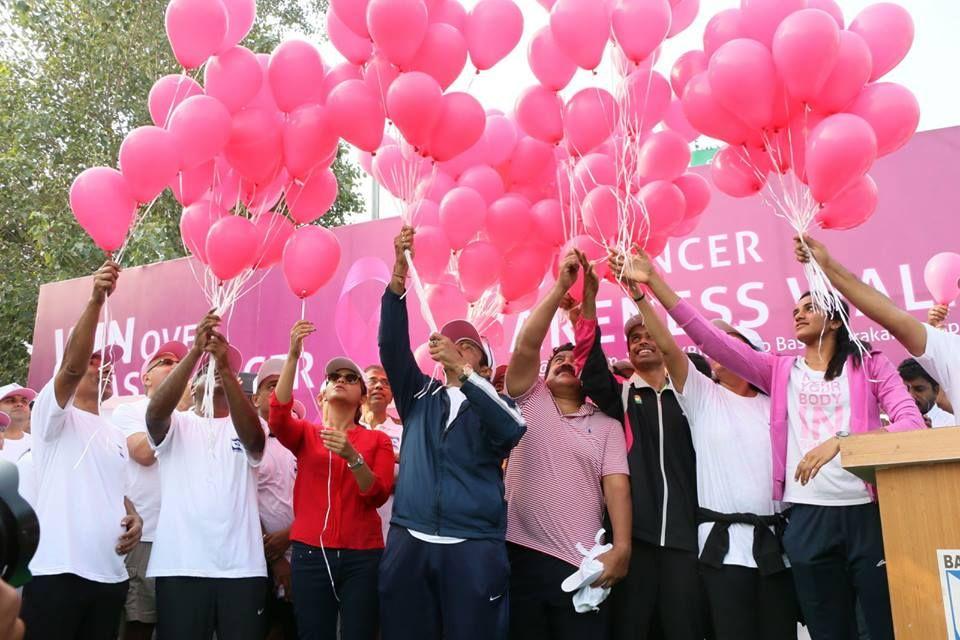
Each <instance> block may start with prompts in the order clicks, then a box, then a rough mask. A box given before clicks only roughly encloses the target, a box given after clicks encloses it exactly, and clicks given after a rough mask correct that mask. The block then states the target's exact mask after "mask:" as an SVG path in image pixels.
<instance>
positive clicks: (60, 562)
mask: <svg viewBox="0 0 960 640" xmlns="http://www.w3.org/2000/svg"><path fill="white" fill-rule="evenodd" d="M53 386H54V382H53V380H51V381H50V382H48V383H47V385H46V386H45V387H44V388H43V390H42V391H40V393H39V394H38V395H37V398H36V401H35V402H34V405H33V415H32V419H31V427H32V434H33V448H32V449H31V451H32V459H33V466H34V479H35V482H36V504H35V505H34V506H35V509H36V512H37V518H38V519H39V520H40V544H39V546H38V547H37V552H36V554H34V556H33V560H31V562H30V571H31V573H33V575H35V576H49V575H56V574H60V573H72V574H75V575H78V576H80V577H81V578H86V579H87V580H92V581H94V582H103V583H117V582H123V581H124V580H126V579H127V569H126V567H125V566H124V563H123V556H120V555H117V551H116V547H117V540H118V539H119V538H120V536H121V534H123V525H122V524H121V521H122V520H123V518H124V516H126V513H127V512H126V509H125V508H124V502H123V496H124V493H125V488H126V471H127V445H126V440H125V439H124V437H123V434H122V433H121V432H120V430H119V429H117V428H116V427H115V426H113V425H112V424H110V423H109V422H108V421H107V420H105V419H104V418H101V417H100V416H98V415H96V414H93V413H88V412H86V411H81V410H80V409H77V408H76V407H75V406H73V398H71V399H70V400H69V401H68V402H67V406H66V407H63V408H61V407H60V406H59V405H58V404H57V398H56V393H55V392H54V388H53Z"/></svg>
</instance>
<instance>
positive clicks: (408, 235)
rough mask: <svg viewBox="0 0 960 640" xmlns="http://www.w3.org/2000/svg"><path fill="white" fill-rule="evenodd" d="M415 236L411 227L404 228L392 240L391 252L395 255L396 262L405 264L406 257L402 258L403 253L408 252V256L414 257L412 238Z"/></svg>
mask: <svg viewBox="0 0 960 640" xmlns="http://www.w3.org/2000/svg"><path fill="white" fill-rule="evenodd" d="M415 234H416V231H414V229H413V227H411V226H404V227H403V228H401V229H400V234H399V235H398V236H397V237H396V238H394V240H393V250H394V253H395V254H396V258H397V262H405V261H406V257H405V256H404V252H405V251H410V255H411V256H412V255H414V251H413V236H414V235H415Z"/></svg>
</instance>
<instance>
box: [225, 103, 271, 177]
mask: <svg viewBox="0 0 960 640" xmlns="http://www.w3.org/2000/svg"><path fill="white" fill-rule="evenodd" d="M223 154H224V156H225V157H226V159H227V161H228V162H229V163H230V165H231V166H232V167H233V168H234V169H235V170H236V171H237V173H239V174H240V175H241V176H242V177H243V178H246V179H247V180H250V181H252V182H268V181H270V180H271V179H273V177H274V176H276V175H277V172H278V171H279V170H280V167H281V165H282V161H283V130H282V129H281V123H280V122H279V121H278V120H277V119H276V118H274V117H273V115H271V114H270V113H267V112H266V111H264V110H263V109H256V108H251V109H243V110H242V111H239V112H238V113H237V114H236V115H234V117H233V122H232V124H231V127H230V140H229V141H228V142H227V146H226V147H225V148H224V150H223Z"/></svg>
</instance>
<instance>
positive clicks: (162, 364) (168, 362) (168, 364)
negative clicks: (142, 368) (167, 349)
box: [147, 358, 179, 373]
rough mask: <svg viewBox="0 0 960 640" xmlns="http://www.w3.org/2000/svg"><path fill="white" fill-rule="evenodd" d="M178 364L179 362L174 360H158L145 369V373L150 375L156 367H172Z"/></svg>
mask: <svg viewBox="0 0 960 640" xmlns="http://www.w3.org/2000/svg"><path fill="white" fill-rule="evenodd" d="M178 363H179V361H178V360H174V359H173V358H161V359H160V360H157V361H156V362H154V363H153V364H152V365H150V367H149V368H148V369H147V373H150V372H151V371H153V370H154V369H156V368H157V367H172V366H173V365H175V364H178Z"/></svg>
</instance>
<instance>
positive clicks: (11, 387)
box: [0, 382, 37, 402]
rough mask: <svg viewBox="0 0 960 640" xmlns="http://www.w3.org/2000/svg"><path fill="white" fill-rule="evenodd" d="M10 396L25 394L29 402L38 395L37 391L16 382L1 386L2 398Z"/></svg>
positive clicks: (0, 398)
mask: <svg viewBox="0 0 960 640" xmlns="http://www.w3.org/2000/svg"><path fill="white" fill-rule="evenodd" d="M10 396H23V397H24V398H26V399H27V402H33V399H34V398H36V397H37V392H36V391H34V390H33V389H28V388H27V387H21V386H20V385H18V384H17V383H16V382H14V383H13V384H5V385H3V386H2V387H0V400H3V399H5V398H9V397H10Z"/></svg>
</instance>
